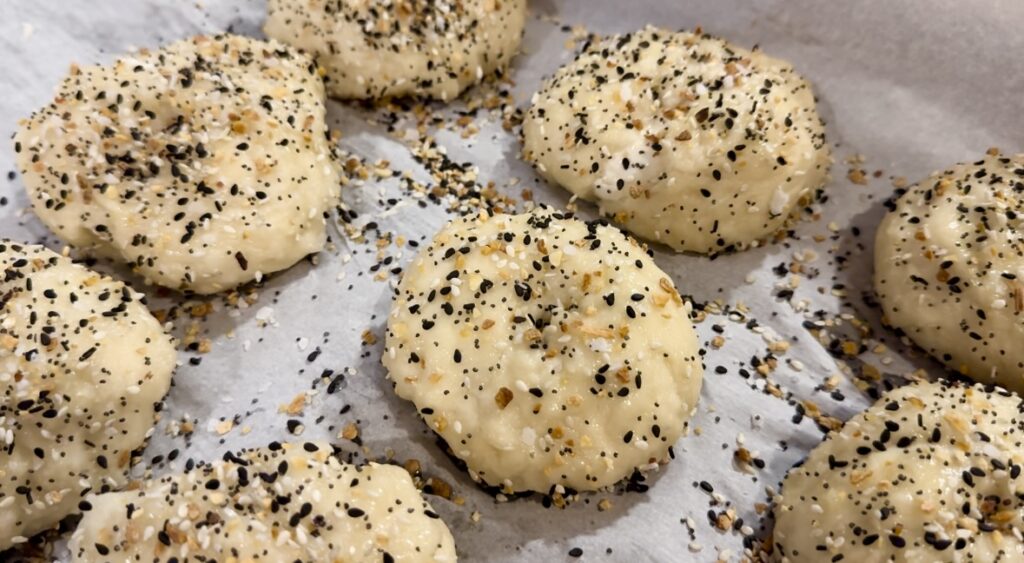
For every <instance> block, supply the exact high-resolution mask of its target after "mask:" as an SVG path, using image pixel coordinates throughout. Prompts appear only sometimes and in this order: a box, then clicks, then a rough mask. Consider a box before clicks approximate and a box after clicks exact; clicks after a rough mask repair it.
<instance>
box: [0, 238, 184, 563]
mask: <svg viewBox="0 0 1024 563" xmlns="http://www.w3.org/2000/svg"><path fill="white" fill-rule="evenodd" d="M0 268H2V270H3V275H2V276H0V551H2V550H3V549H5V548H7V547H10V546H11V545H13V544H16V543H21V542H23V541H25V538H26V537H27V536H31V535H33V534H35V533H37V532H41V531H43V530H46V529H48V528H51V527H53V526H55V525H56V524H57V523H58V522H59V521H60V520H61V519H62V518H64V517H65V516H67V515H69V514H71V513H74V512H78V510H79V501H81V499H82V496H83V493H85V492H88V491H90V490H92V491H104V490H107V489H112V488H117V487H120V486H122V485H124V484H125V482H126V481H127V478H126V477H127V472H128V465H129V461H130V459H131V452H132V450H135V449H136V448H138V447H139V446H141V445H142V444H143V442H144V441H145V439H146V437H147V436H148V434H149V431H150V428H151V427H152V426H153V420H154V416H155V411H156V406H157V403H159V402H160V400H161V399H162V398H163V396H164V394H165V393H166V392H167V388H168V386H169V385H170V381H171V372H172V371H173V369H174V362H175V351H174V346H173V345H172V344H171V340H170V338H169V337H168V336H167V335H166V334H165V333H164V331H163V328H162V327H161V326H160V323H159V322H158V321H157V320H156V319H154V318H153V316H152V315H151V314H150V313H149V311H148V310H147V309H146V307H145V305H144V303H143V295H142V294H139V293H136V292H134V291H132V290H131V289H130V288H128V287H126V286H125V285H124V284H122V283H120V282H117V281H114V280H112V279H110V278H105V277H102V276H100V275H99V274H97V273H94V272H91V271H89V270H87V269H85V268H83V267H81V266H78V265H76V264H73V263H72V262H71V260H70V259H68V258H64V257H62V256H59V255H57V254H55V253H54V252H52V251H50V250H47V249H46V248H43V247H41V246H33V245H20V244H16V243H12V242H9V241H3V240H0Z"/></svg>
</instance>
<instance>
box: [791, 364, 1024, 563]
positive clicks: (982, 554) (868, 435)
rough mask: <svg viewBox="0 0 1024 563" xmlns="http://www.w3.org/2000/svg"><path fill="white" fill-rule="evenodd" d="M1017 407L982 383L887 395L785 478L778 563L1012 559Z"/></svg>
mask: <svg viewBox="0 0 1024 563" xmlns="http://www.w3.org/2000/svg"><path fill="white" fill-rule="evenodd" d="M1022 409H1024V404H1022V403H1021V400H1020V397H1018V396H1017V395H1015V394H1012V393H1009V392H1007V391H1004V390H1002V389H999V388H996V391H986V390H985V388H984V387H982V386H981V385H975V386H973V387H968V386H963V385H953V384H950V383H928V382H922V383H912V384H910V385H907V386H905V387H901V388H899V389H896V390H895V391H892V392H890V393H888V394H886V395H884V396H883V397H882V398H881V399H880V400H879V401H878V402H877V403H875V404H874V406H872V407H870V408H868V410H867V411H865V412H863V413H861V414H859V415H857V416H855V417H853V418H852V419H850V420H849V421H848V422H847V423H846V424H845V425H844V426H843V428H842V429H841V430H840V431H838V432H833V433H831V434H829V436H828V437H827V438H826V439H825V441H824V442H822V443H821V445H819V446H818V447H817V448H815V449H814V450H813V451H811V453H810V455H809V456H808V457H807V460H806V461H805V462H804V464H803V465H801V466H799V467H797V468H795V469H793V470H792V471H790V472H789V475H788V476H787V477H786V479H785V481H784V482H783V485H782V498H781V500H780V501H778V503H777V506H776V509H775V517H776V522H775V548H776V550H777V551H778V552H779V553H780V556H781V560H782V561H789V562H793V563H796V562H803V561H808V562H810V561H830V560H831V561H839V560H842V561H854V562H857V563H874V562H879V563H881V562H883V561H885V562H894V563H901V562H909V561H920V562H932V561H964V562H966V561H975V562H994V561H1002V562H1010V561H1020V560H1021V559H1022V558H1024V541H1022V536H1021V531H1022V530H1024V526H1022V519H1021V518H1022V516H1024V500H1021V499H1022V498H1024V478H1022V477H1021V475H1020V473H1021V464H1022V463H1024V450H1021V447H1020V444H1021V440H1022V439H1024V420H1022V418H1021V412H1022ZM840 556H842V557H840Z"/></svg>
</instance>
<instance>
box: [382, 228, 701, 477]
mask: <svg viewBox="0 0 1024 563" xmlns="http://www.w3.org/2000/svg"><path fill="white" fill-rule="evenodd" d="M689 310H690V307H689V304H688V303H686V304H684V302H683V301H682V299H681V298H680V296H679V294H678V293H677V292H676V289H675V285H674V284H673V283H672V281H671V280H670V279H669V278H668V276H667V275H666V274H665V273H664V272H662V271H661V270H660V269H658V267H657V266H656V265H655V264H654V261H653V260H651V258H650V257H649V256H648V255H647V254H646V252H645V251H644V249H643V248H641V247H640V246H639V245H638V244H637V243H636V242H635V241H633V240H632V239H629V238H627V237H625V236H623V235H622V233H621V232H619V231H618V230H617V229H614V228H612V227H609V226H601V225H598V224H597V223H589V224H588V223H585V222H583V221H580V220H578V219H575V218H571V217H568V216H565V215H563V214H561V213H558V212H555V211H551V210H549V209H544V208H538V209H536V210H535V211H533V212H531V213H525V214H521V215H497V216H493V217H487V218H470V219H459V220H455V221H453V222H451V223H449V224H448V225H447V226H446V227H444V228H443V229H442V230H441V231H440V232H439V233H438V234H437V236H436V237H435V238H434V241H433V242H432V243H431V244H430V246H429V247H427V248H425V249H424V250H423V251H422V252H421V253H420V255H419V256H418V257H417V258H416V259H414V261H413V262H412V263H411V264H410V265H409V266H408V268H407V269H406V271H405V273H404V275H403V278H402V281H401V283H400V285H399V289H398V296H397V297H396V299H395V302H394V305H393V308H392V312H391V315H390V317H389V318H388V327H387V340H386V343H385V352H384V358H383V361H384V365H385V366H386V367H387V369H388V371H389V374H390V377H391V379H392V380H393V381H394V384H395V390H396V392H397V393H398V395H399V396H401V397H402V398H405V399H408V400H410V401H412V402H413V403H415V405H416V407H417V410H418V411H419V412H420V414H421V415H422V416H423V418H424V420H425V421H426V422H427V424H428V425H429V426H430V428H431V429H433V430H434V431H436V432H437V433H438V434H439V435H440V436H441V437H443V438H444V439H445V440H446V441H447V443H448V444H449V445H450V446H451V449H452V451H453V452H454V454H455V455H456V456H458V457H459V458H461V459H462V460H463V461H465V462H466V464H467V465H468V467H469V470H470V472H471V475H472V476H473V477H474V478H477V479H479V480H481V481H483V482H485V483H487V484H489V485H492V486H498V487H501V488H502V489H503V490H504V491H506V492H512V491H540V492H549V491H550V490H551V489H552V487H554V486H564V487H569V488H573V489H576V490H591V489H597V488H600V487H604V486H607V485H611V484H614V483H616V482H618V481H620V480H622V479H623V478H625V477H627V476H629V475H630V474H631V473H632V472H633V470H634V469H636V468H641V469H649V468H652V467H656V466H657V464H658V463H659V462H662V461H666V460H667V459H668V457H669V448H670V447H671V446H672V445H673V444H674V443H675V442H676V441H677V440H678V439H679V437H680V436H681V435H682V433H683V431H684V429H685V427H686V421H687V420H688V419H689V417H690V415H691V413H692V412H693V411H694V410H695V408H696V405H697V399H698V397H699V394H700V386H701V379H702V366H701V361H700V356H699V354H698V345H697V340H696V337H695V334H694V330H693V326H692V325H691V323H690V319H689V315H688V313H689Z"/></svg>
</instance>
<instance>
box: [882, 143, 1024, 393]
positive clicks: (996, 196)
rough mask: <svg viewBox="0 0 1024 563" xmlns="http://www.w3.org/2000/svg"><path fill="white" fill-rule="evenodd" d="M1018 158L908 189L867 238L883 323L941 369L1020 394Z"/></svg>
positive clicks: (1022, 185) (1023, 353) (1023, 384)
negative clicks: (940, 364)
mask: <svg viewBox="0 0 1024 563" xmlns="http://www.w3.org/2000/svg"><path fill="white" fill-rule="evenodd" d="M1022 197H1024V155H1017V156H1015V157H1008V156H1002V155H990V156H987V157H985V158H983V159H981V160H978V161H976V162H973V163H971V164H961V165H957V166H954V167H952V168H950V169H948V170H943V171H941V172H937V173H935V174H933V175H932V176H931V177H930V178H928V179H926V180H924V181H922V182H920V183H919V184H917V185H914V186H912V187H910V188H909V189H908V190H907V192H906V193H904V194H903V195H902V196H901V197H900V198H899V199H898V200H897V201H896V202H895V204H894V205H893V208H892V210H891V211H890V212H889V213H888V214H887V215H886V216H885V218H883V219H882V222H881V223H880V224H879V226H878V232H877V235H876V237H875V290H876V292H877V294H878V300H879V302H880V303H881V305H882V309H883V310H884V311H885V317H886V321H887V322H888V323H889V324H891V325H892V326H895V327H897V328H899V329H900V330H902V331H903V333H904V334H906V335H907V336H908V337H909V338H910V339H911V340H913V341H914V342H915V343H916V344H917V345H918V346H920V347H922V348H924V349H925V350H927V351H928V353H930V354H931V355H932V356H934V357H935V358H937V359H939V360H940V361H942V362H944V363H945V364H946V365H947V366H949V367H950V368H951V369H953V370H956V371H958V372H960V373H961V374H963V375H966V376H968V377H970V378H972V379H974V380H976V381H979V382H982V383H997V384H999V385H1002V386H1004V387H1007V388H1009V389H1013V390H1015V391H1017V392H1021V391H1024V377H1022V374H1024V347H1022V346H1020V342H1021V341H1022V340H1024V232H1022V231H1021V218H1022V217H1024V200H1022V199H1021V198H1022Z"/></svg>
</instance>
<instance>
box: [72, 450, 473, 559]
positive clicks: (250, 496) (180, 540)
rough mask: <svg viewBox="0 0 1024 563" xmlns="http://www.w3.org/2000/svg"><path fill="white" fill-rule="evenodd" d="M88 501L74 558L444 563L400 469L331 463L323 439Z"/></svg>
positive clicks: (444, 538)
mask: <svg viewBox="0 0 1024 563" xmlns="http://www.w3.org/2000/svg"><path fill="white" fill-rule="evenodd" d="M88 500H89V502H90V503H91V504H92V506H91V508H90V509H89V510H87V511H86V512H85V513H84V517H83V519H82V522H81V523H80V524H79V526H78V529H77V530H75V533H74V535H73V536H72V538H71V553H72V557H73V560H74V561H76V562H82V563H85V562H97V563H98V562H101V561H102V562H107V561H109V562H124V563H128V562H134V561H148V562H157V561H172V560H175V561H185V560H188V561H239V562H241V561H267V562H277V561H281V562H292V561H302V562H308V563H319V562H335V561H337V562H346V563H380V562H382V561H383V562H398V563H417V562H423V563H454V561H455V560H456V556H455V543H454V540H453V538H452V535H451V532H449V531H448V527H447V526H445V524H444V522H442V521H441V520H440V517H439V516H438V515H437V514H436V513H435V512H434V511H433V510H432V509H431V507H430V505H429V504H428V503H427V502H426V501H425V500H424V499H423V497H422V496H421V495H420V492H419V491H418V490H416V487H415V486H414V485H413V482H412V479H411V478H410V477H409V474H408V473H407V472H406V471H405V470H404V469H402V468H401V467H397V466H393V465H378V464H375V463H371V464H368V465H366V466H355V465H350V464H345V463H341V462H340V461H338V459H337V458H336V457H334V455H333V451H332V448H331V446H330V445H329V444H325V443H310V442H306V443H304V444H299V443H293V444H291V443H286V444H276V443H275V444H271V445H270V446H268V447H267V448H261V449H255V450H247V451H244V452H241V453H240V454H238V455H231V456H229V458H228V459H226V460H225V461H218V462H215V463H212V464H200V465H199V466H197V467H196V468H195V469H193V470H192V471H189V472H186V473H184V474H177V475H168V476H165V477H162V478H159V479H155V480H152V481H147V482H145V483H143V484H142V485H141V487H140V488H138V489H137V490H130V491H125V492H119V493H108V494H102V495H95V496H91V497H89V499H88Z"/></svg>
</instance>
